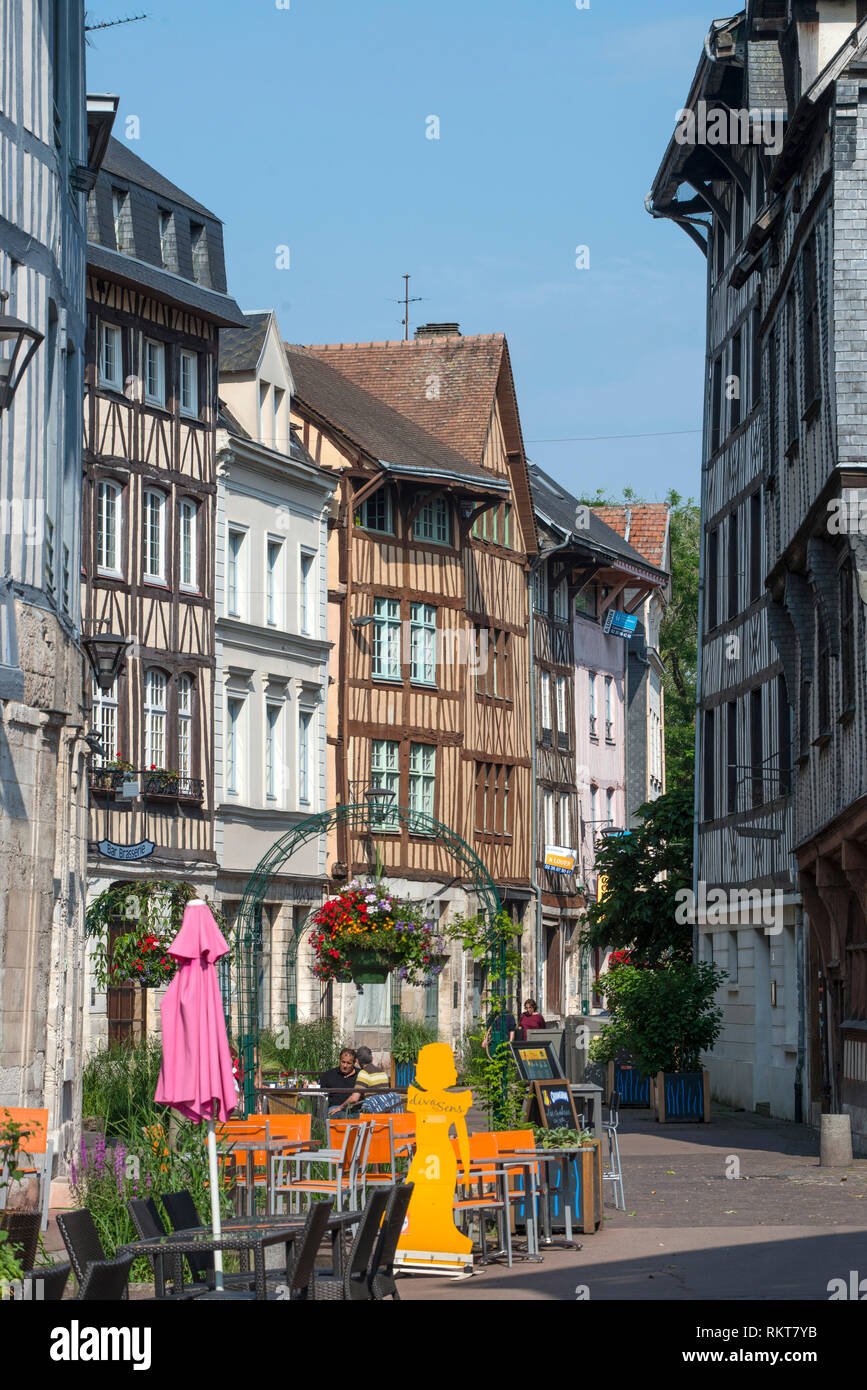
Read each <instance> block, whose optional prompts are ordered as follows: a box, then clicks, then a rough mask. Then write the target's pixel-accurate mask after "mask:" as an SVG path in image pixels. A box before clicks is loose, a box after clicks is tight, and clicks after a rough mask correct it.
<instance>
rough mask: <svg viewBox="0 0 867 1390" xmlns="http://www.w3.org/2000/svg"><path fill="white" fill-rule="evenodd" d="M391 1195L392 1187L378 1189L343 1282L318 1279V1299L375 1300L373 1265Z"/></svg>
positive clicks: (363, 1215) (361, 1220) (361, 1225)
mask: <svg viewBox="0 0 867 1390" xmlns="http://www.w3.org/2000/svg"><path fill="white" fill-rule="evenodd" d="M391 1193H392V1189H391V1188H389V1187H381V1188H377V1189H376V1191H375V1192H373V1193H371V1195H370V1198H369V1200H368V1202H367V1205H366V1206H365V1208H364V1211H363V1212H362V1213H361V1215H360V1218H359V1222H358V1230H357V1231H356V1233H355V1239H354V1241H353V1242H352V1249H351V1250H350V1252H349V1255H348V1257H347V1260H346V1270H345V1272H344V1275H343V1278H342V1279H334V1278H330V1279H329V1278H318V1279H317V1280H316V1287H315V1290H314V1293H313V1297H314V1298H324V1299H328V1300H330V1301H332V1302H335V1301H339V1302H344V1301H346V1302H351V1303H367V1302H369V1301H370V1300H371V1299H372V1298H373V1294H372V1293H371V1289H370V1281H371V1278H372V1275H373V1271H374V1263H373V1262H374V1257H375V1254H376V1248H377V1244H378V1240H379V1228H380V1224H381V1222H382V1218H383V1216H384V1214H385V1210H386V1207H387V1206H388V1203H389V1199H390V1197H391Z"/></svg>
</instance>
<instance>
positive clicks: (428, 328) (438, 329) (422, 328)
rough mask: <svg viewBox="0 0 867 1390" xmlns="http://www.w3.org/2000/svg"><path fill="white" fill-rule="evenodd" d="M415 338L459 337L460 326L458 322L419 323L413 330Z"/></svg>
mask: <svg viewBox="0 0 867 1390" xmlns="http://www.w3.org/2000/svg"><path fill="white" fill-rule="evenodd" d="M415 336H416V337H417V338H459V337H460V336H461V327H460V324H458V323H420V324H419V326H418V328H417V329H416V330H415Z"/></svg>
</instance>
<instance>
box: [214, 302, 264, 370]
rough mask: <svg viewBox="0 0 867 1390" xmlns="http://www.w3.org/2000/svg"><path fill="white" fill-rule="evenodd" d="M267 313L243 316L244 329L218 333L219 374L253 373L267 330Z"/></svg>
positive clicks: (226, 330) (228, 329)
mask: <svg viewBox="0 0 867 1390" xmlns="http://www.w3.org/2000/svg"><path fill="white" fill-rule="evenodd" d="M270 318H271V315H270V314H269V313H261V314H245V315H244V321H245V324H246V327H244V328H224V329H223V330H222V332H221V333H220V373H221V374H222V373H223V372H226V373H227V374H230V373H232V372H255V370H256V368H257V366H258V365H259V358H260V356H261V354H262V344H263V343H264V341H265V334H266V332H267V330H268V322H269V320H270Z"/></svg>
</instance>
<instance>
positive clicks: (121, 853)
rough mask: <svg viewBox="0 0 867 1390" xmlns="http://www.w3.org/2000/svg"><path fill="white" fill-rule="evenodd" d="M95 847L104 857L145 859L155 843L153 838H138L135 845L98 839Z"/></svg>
mask: <svg viewBox="0 0 867 1390" xmlns="http://www.w3.org/2000/svg"><path fill="white" fill-rule="evenodd" d="M97 848H98V849H99V852H100V854H102V855H104V857H105V858H106V859H147V858H148V857H149V856H150V855H151V854H153V852H154V850H155V849H156V845H155V844H154V842H153V840H139V842H138V844H137V845H116V844H115V843H114V841H113V840H100V842H99V845H98V846H97Z"/></svg>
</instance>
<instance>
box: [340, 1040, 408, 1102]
mask: <svg viewBox="0 0 867 1390" xmlns="http://www.w3.org/2000/svg"><path fill="white" fill-rule="evenodd" d="M355 1055H356V1057H357V1058H358V1061H359V1064H360V1066H361V1070H360V1072H359V1073H358V1075H357V1077H356V1078H355V1090H354V1091H353V1093H352V1095H351V1096H348V1097H347V1098H346V1100H344V1102H343V1104H342V1105H338V1106H335V1107H334V1109H333V1110H330V1111H329V1112H328V1113H329V1114H331V1115H334V1114H336V1113H338V1112H339V1111H345V1112H346V1114H347V1115H351V1114H353V1112H354V1110H355V1107H356V1106H357V1105H361V1112H362V1114H365V1113H373V1112H375V1111H377V1110H395V1109H399V1108H400V1106H401V1100H400V1096H399V1095H397V1093H396V1092H394V1091H391V1090H389V1087H390V1085H391V1080H390V1078H389V1075H388V1072H387V1071H384V1070H383V1068H382V1067H381V1066H376V1065H374V1061H373V1053H372V1052H371V1050H370V1048H369V1047H364V1046H362V1047H359V1048H357V1049H356V1052H355Z"/></svg>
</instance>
